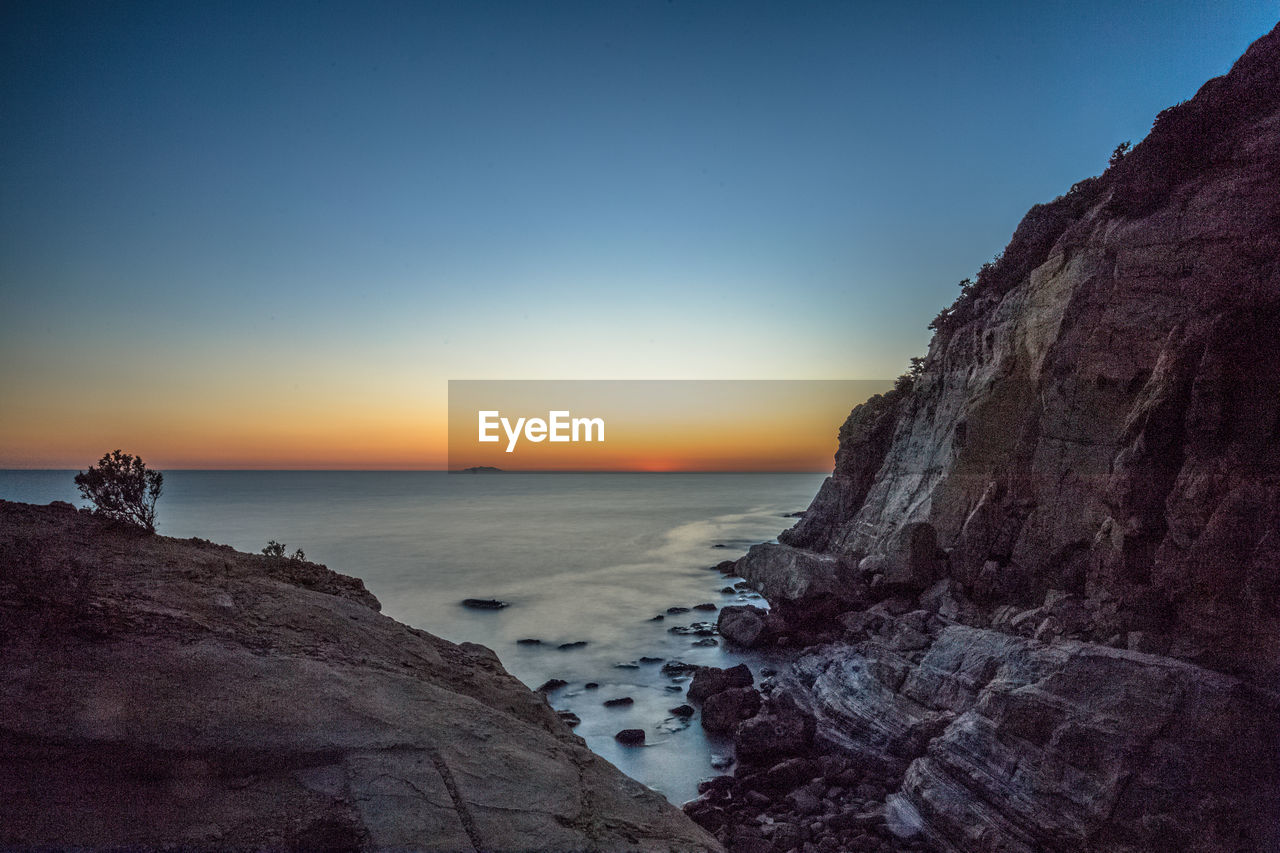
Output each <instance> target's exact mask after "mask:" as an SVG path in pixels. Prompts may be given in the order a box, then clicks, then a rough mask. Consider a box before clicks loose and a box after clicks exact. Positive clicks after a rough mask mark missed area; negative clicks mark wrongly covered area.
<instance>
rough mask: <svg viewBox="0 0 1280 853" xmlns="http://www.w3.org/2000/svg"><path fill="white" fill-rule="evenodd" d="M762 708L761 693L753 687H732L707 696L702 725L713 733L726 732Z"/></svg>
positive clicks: (703, 706) (703, 708)
mask: <svg viewBox="0 0 1280 853" xmlns="http://www.w3.org/2000/svg"><path fill="white" fill-rule="evenodd" d="M759 710H760V693H759V692H758V691H757V690H756V689H755V688H753V687H731V688H729V689H728V690H721V691H720V692H719V693H713V694H712V695H710V696H708V697H707V698H706V701H705V702H703V704H702V727H703V728H704V729H706V730H707V731H709V732H711V733H712V734H726V733H728V732H731V731H733V729H734V727H735V726H737V725H738V723H740V722H742V721H743V720H745V719H747V718H749V717H752V716H754V715H755V713H756V711H759Z"/></svg>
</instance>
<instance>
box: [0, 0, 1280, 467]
mask: <svg viewBox="0 0 1280 853" xmlns="http://www.w3.org/2000/svg"><path fill="white" fill-rule="evenodd" d="M1277 17H1280V6H1278V4H1277V3H1275V2H1245V0H1224V1H1223V2H1177V1H1176V0H1173V1H1172V2H1135V3H1125V2H1107V3H1103V2H1043V3H1039V2H1030V3H1028V2H1018V3H986V4H971V5H967V6H966V5H961V4H957V3H896V2H885V3H859V2H849V3H803V2H786V3H784V2H778V3H743V2H725V3H716V2H679V0H677V2H657V0H652V1H651V2H614V1H613V0H610V2H593V3H570V2H558V3H542V2H528V0H525V1H524V2H509V3H487V2H465V3H464V2H458V3H354V2H352V3H328V2H307V3H281V4H264V3H257V2H254V3H231V2H228V3H223V2H216V3H194V2H192V3H176V2H160V3H113V4H107V3H74V4H67V3H57V2H52V3H51V2H8V3H6V4H4V6H3V8H2V9H0V45H2V47H0V74H2V75H3V79H2V80H0V110H2V116H0V118H2V121H0V187H3V189H2V190H0V193H2V201H0V358H3V361H4V363H5V364H6V365H7V367H6V368H5V370H4V373H3V375H0V407H2V408H4V409H5V410H7V412H8V414H7V416H6V418H5V420H7V421H8V422H9V426H8V427H0V466H3V465H6V464H8V465H41V464H54V463H56V462H57V460H58V459H62V458H63V457H66V458H67V461H68V462H70V464H77V463H78V461H79V460H81V459H83V457H84V454H85V453H88V452H89V451H88V448H95V449H97V450H98V451H99V452H100V451H101V450H102V449H106V444H104V442H106V443H111V441H113V440H118V441H120V442H122V443H126V444H130V445H131V446H136V442H133V441H131V439H133V438H135V437H136V438H137V440H139V441H140V440H143V439H146V440H147V441H152V442H153V444H154V441H155V439H154V438H153V437H152V434H153V433H162V434H164V435H169V436H170V437H171V439H172V440H171V441H170V443H169V444H165V443H163V442H160V443H159V444H158V445H154V446H157V447H158V448H159V449H158V450H155V451H153V455H158V456H159V457H162V458H163V459H164V460H167V461H168V462H169V464H193V465H199V464H202V461H201V460H202V458H203V457H201V456H200V453H199V452H198V451H196V450H194V449H192V448H195V447H197V446H202V447H207V446H209V442H210V441H211V440H212V438H211V437H210V435H208V434H207V432H208V430H207V428H206V430H205V432H202V431H201V424H204V425H205V426H206V427H208V425H209V424H212V423H216V424H219V425H220V426H219V427H218V429H219V430H220V433H219V434H222V435H224V436H230V437H228V438H226V441H228V442H231V443H232V445H233V447H232V450H230V451H228V452H227V453H224V454H222V455H218V456H217V458H216V459H213V458H212V457H211V458H209V459H204V461H205V462H208V463H209V464H222V463H226V464H234V461H235V459H241V461H243V462H245V463H246V464H258V463H260V462H262V461H263V460H267V461H269V459H270V458H271V453H272V452H273V451H272V450H271V448H273V447H277V446H278V445H280V443H281V442H284V443H286V444H287V443H289V442H291V441H292V442H295V443H296V442H300V441H301V442H303V443H304V444H305V443H306V441H312V442H316V443H317V444H316V446H317V447H319V446H320V445H323V446H325V447H329V448H330V451H331V452H330V451H326V452H328V453H329V455H327V456H324V454H320V453H319V451H318V450H317V451H315V452H316V453H318V454H319V455H317V456H315V464H317V465H321V466H323V465H325V464H337V463H340V462H341V461H342V459H344V458H346V457H343V455H342V453H341V452H339V451H338V450H335V449H334V448H337V447H338V446H339V445H341V444H342V442H343V441H345V442H348V443H349V444H350V446H351V447H352V448H353V450H352V451H351V453H352V454H353V455H350V460H354V462H353V464H356V463H358V459H357V457H359V451H358V450H357V449H356V448H360V447H363V446H371V445H378V446H384V445H386V446H390V444H395V441H393V440H392V439H391V438H390V437H389V435H390V434H389V433H386V430H387V429H388V428H387V427H386V424H387V423H388V422H389V421H390V420H395V419H397V418H399V419H400V421H399V423H401V426H402V427H403V428H404V429H407V430H410V432H412V433H414V434H415V435H418V436H419V437H420V439H421V441H422V443H423V447H424V448H426V447H427V446H428V445H430V446H431V447H434V446H435V443H436V442H437V439H438V437H439V436H437V433H436V431H437V429H439V430H442V429H443V426H442V424H443V420H442V418H441V417H440V416H439V411H438V410H439V409H441V408H442V407H443V404H444V393H445V380H446V379H448V378H610V377H627V378H679V377H686V378H869V377H885V376H893V375H896V374H897V373H899V372H900V371H901V370H902V369H903V367H904V366H905V364H906V362H907V359H908V358H909V357H910V356H912V355H916V354H919V353H921V352H922V351H923V350H924V348H925V345H926V343H927V340H928V332H927V331H926V329H925V326H926V324H927V323H928V321H929V320H930V318H932V316H933V315H934V314H935V313H936V312H937V310H938V308H940V307H941V306H943V305H945V304H947V303H949V302H950V301H951V299H952V298H953V296H954V295H955V283H956V282H957V281H958V280H959V279H961V278H963V277H965V276H967V275H971V274H972V273H973V272H974V271H975V270H976V268H977V267H978V266H979V265H980V264H981V263H982V262H983V261H984V260H987V259H989V258H990V257H991V256H992V255H993V254H995V253H996V252H997V251H999V250H1000V249H1001V248H1003V246H1004V244H1005V243H1006V242H1007V240H1008V238H1009V236H1010V234H1011V233H1012V231H1013V228H1014V227H1015V226H1016V225H1017V223H1018V220H1019V219H1020V218H1021V216H1022V214H1023V213H1024V212H1025V211H1026V209H1027V208H1028V207H1029V206H1030V205H1032V204H1034V203H1036V202H1040V201H1046V200H1048V199H1051V198H1053V197H1054V196H1056V195H1058V194H1060V193H1062V192H1064V191H1066V190H1067V189H1068V188H1069V187H1070V185H1071V184H1072V183H1074V182H1075V181H1077V180H1079V179H1081V178H1084V177H1087V176H1089V175H1093V174H1097V173H1099V172H1100V171H1102V169H1103V168H1104V167H1105V165H1106V161H1107V157H1108V155H1109V154H1110V152H1111V150H1112V148H1113V147H1114V146H1115V145H1116V143H1118V142H1120V141H1122V140H1126V139H1131V140H1133V141H1135V142H1136V141H1137V140H1139V139H1141V138H1142V137H1143V136H1144V135H1145V134H1146V132H1147V130H1148V129H1149V128H1150V125H1151V121H1152V119H1153V118H1154V116H1155V114H1156V113H1157V112H1159V111H1160V110H1161V109H1163V108H1164V107H1167V106H1169V105H1171V104H1174V103H1177V102H1179V101H1182V100H1185V99H1186V98H1189V97H1190V96H1191V95H1193V94H1194V93H1195V91H1196V89H1197V88H1198V87H1199V86H1200V84H1202V83H1203V82H1204V81H1205V80H1206V79H1208V78H1209V77H1212V76H1216V75H1219V74H1222V73H1225V72H1226V71H1227V70H1228V68H1229V67H1230V65H1231V63H1232V62H1233V61H1234V60H1235V59H1236V58H1237V57H1238V56H1239V55H1240V54H1241V53H1242V52H1243V51H1244V49H1245V48H1246V47H1247V46H1248V44H1249V43H1250V42H1251V41H1252V40H1253V39H1255V38H1257V37H1258V36H1260V35H1262V34H1263V33H1265V32H1266V31H1268V30H1269V29H1270V28H1271V27H1272V26H1273V25H1274V24H1275V22H1276V19H1277ZM120 378H123V379H124V383H123V385H122V386H119V387H109V388H108V390H104V385H107V386H110V384H111V383H112V382H113V381H115V380H117V379H120ZM354 409H359V410H360V411H361V412H364V413H365V415H364V416H362V417H360V418H357V417H355V416H354V415H352V414H351V411H352V410H354ZM77 413H78V416H79V417H80V418H83V419H86V420H88V421H91V422H92V421H93V420H95V419H96V420H97V422H98V425H99V426H100V427H102V429H101V430H100V431H99V432H98V433H94V432H92V431H91V430H90V428H89V427H88V426H86V425H84V424H83V423H82V424H81V428H76V429H73V426H72V424H71V423H69V421H71V420H73V419H74V418H76V417H77ZM304 420H305V421H307V422H308V425H307V426H305V427H302V426H298V425H297V423H298V422H300V421H304ZM248 421H255V422H256V424H257V426H256V427H251V426H248V425H246V422H248ZM318 421H323V422H328V423H331V424H333V423H337V424H339V426H334V427H333V428H332V429H331V430H330V431H329V432H324V431H323V430H321V429H320V428H319V427H318V426H316V425H315V423H313V422H318ZM142 423H145V424H147V425H148V427H147V428H148V429H149V430H150V432H147V431H146V430H143V429H142V427H141V426H139V425H140V424H142ZM104 424H105V425H106V426H105V427H104V426H102V425H104ZM406 424H407V425H409V426H405V425H406ZM255 428H256V429H257V432H254V429H255ZM833 428H834V425H833ZM379 430H382V431H381V432H379ZM406 435H407V433H406ZM304 439H305V441H304ZM396 441H400V442H401V443H400V444H396V445H395V446H396V447H397V448H398V449H397V451H396V452H397V453H402V455H404V454H407V455H404V460H403V462H404V464H415V462H416V461H417V459H418V457H416V456H414V453H415V452H416V451H415V450H414V445H413V440H412V439H411V438H408V437H406V436H401V438H400V439H397V440H396ZM184 442H185V444H184ZM272 442H275V444H273V443H272ZM325 442H328V443H327V444H326V443H325ZM380 442H381V444H379V443H380ZM406 442H407V443H406ZM144 443H145V442H144ZM388 443H390V444H388ZM112 446H114V444H113V445H112ZM281 446H282V445H281ZM307 446H308V447H310V446H311V445H307ZM180 447H187V451H181V450H180V449H179V448H180ZM237 447H238V448H240V450H241V451H242V452H241V455H240V456H238V457H237V456H236V453H235V452H234V450H235V448H237ZM251 449H252V452H250V450H251ZM309 452H310V451H309ZM434 452H435V451H434V450H431V451H429V452H428V451H427V450H425V449H424V450H423V456H422V459H421V462H422V464H428V465H429V464H431V462H430V459H428V457H429V456H430V455H431V453H434ZM184 453H186V455H183V454H184ZM59 454H61V455H59ZM254 454H257V455H254ZM264 454H265V455H264ZM92 455H93V458H96V455H97V454H96V453H94V454H92ZM321 456H323V459H322V458H321ZM360 458H363V457H360ZM388 458H390V457H388ZM396 458H400V457H396ZM432 458H434V457H432ZM290 459H292V457H291V458H290ZM286 461H287V462H288V461H290V460H286ZM290 464H292V462H290ZM299 464H301V463H299Z"/></svg>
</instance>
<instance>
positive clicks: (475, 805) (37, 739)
mask: <svg viewBox="0 0 1280 853" xmlns="http://www.w3.org/2000/svg"><path fill="white" fill-rule="evenodd" d="M0 590H3V595H0V630H3V636H4V642H3V643H0V719H3V721H4V724H3V726H2V727H0V848H5V849H15V848H16V849H35V848H44V849H107V848H111V849H153V850H154V849H162V848H173V849H240V850H249V849H298V850H319V849H361V850H406V849H422V850H437V851H446V850H447V851H457V850H527V849H531V848H536V849H543V850H570V849H576V850H586V849H617V850H624V849H625V850H635V849H643V850H649V851H666V850H668V849H671V848H676V849H679V850H685V851H694V850H719V849H720V846H719V845H718V844H717V843H716V841H715V839H713V838H711V837H710V836H708V835H707V834H706V833H705V832H704V831H702V830H701V829H699V828H698V827H697V826H695V825H694V824H693V823H692V822H690V821H689V820H688V819H687V818H685V816H684V815H682V814H680V813H679V811H678V810H676V809H675V808H673V807H672V806H671V805H669V804H668V803H667V802H666V801H665V800H664V799H663V798H662V796H661V795H659V794H657V793H656V792H654V791H650V790H649V789H647V788H645V787H644V786H643V785H641V784H639V783H637V782H634V781H632V780H631V779H628V778H627V777H625V776H623V775H622V774H621V773H619V772H618V771H617V770H616V769H614V768H613V767H612V766H611V765H609V764H608V763H606V762H604V761H602V760H600V759H598V758H597V757H596V756H595V755H594V754H592V753H591V752H590V751H589V750H588V749H586V747H585V745H584V744H583V743H582V741H581V740H580V739H578V738H577V737H576V736H575V735H573V734H572V733H571V732H570V731H569V729H568V728H567V727H566V726H565V725H564V723H562V722H561V721H560V720H559V719H558V718H557V716H556V714H555V712H554V711H552V710H551V709H550V708H549V707H547V705H546V702H545V700H544V699H543V698H542V697H541V696H539V695H537V694H536V693H534V692H533V691H531V690H529V689H527V688H525V687H524V686H523V685H521V684H520V683H519V682H518V681H517V680H516V679H515V678H513V677H512V676H510V675H508V674H507V672H506V671H505V670H504V669H503V668H502V665H501V664H500V663H499V662H498V659H497V657H496V656H495V655H494V654H493V652H491V651H489V650H488V649H486V648H484V647H483V646H477V645H469V644H464V645H461V646H458V645H454V644H453V643H449V642H446V641H445V640H442V639H440V638H438V637H435V636H432V635H431V634H428V633H426V632H425V631H420V630H417V629H414V628H410V627H408V626H406V625H402V624H400V623H398V622H396V621H394V620H392V619H390V618H388V617H386V616H382V615H380V614H379V613H378V612H377V608H378V602H377V600H376V599H375V598H374V597H373V596H372V595H370V594H369V592H368V591H367V590H365V589H364V586H363V584H362V583H361V582H360V581H359V580H357V579H355V578H350V577H345V576H343V575H339V574H337V573H334V572H331V571H329V570H327V569H325V568H324V567H322V566H318V565H316V564H313V563H301V562H295V561H271V560H268V559H266V558H264V557H261V556H256V555H250V554H242V553H238V552H236V551H233V550H232V549H230V548H228V547H225V546H219V545H213V544H211V543H202V542H195V541H191V540H178V539H170V538H167V537H163V536H139V535H137V534H134V533H132V532H131V531H128V530H121V529H120V528H118V527H113V526H112V525H110V524H107V523H105V522H103V521H102V520H100V519H98V518H95V517H94V516H91V515H88V514H85V513H79V512H75V511H74V510H60V509H58V508H49V507H32V506H27V505H24V504H14V503H9V502H4V501H0ZM224 596H229V597H230V598H231V599H232V600H233V601H234V602H235V605H236V606H235V608H227V607H225V606H223V605H222V603H221V602H222V601H223V600H224ZM497 756H500V760H498V759H497V758H496V757H497Z"/></svg>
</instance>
